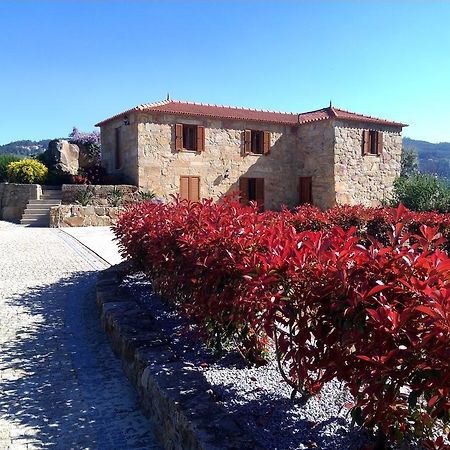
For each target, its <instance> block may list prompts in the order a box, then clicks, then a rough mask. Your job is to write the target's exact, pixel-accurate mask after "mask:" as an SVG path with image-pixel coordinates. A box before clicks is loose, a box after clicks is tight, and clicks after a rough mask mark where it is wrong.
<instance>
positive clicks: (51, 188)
mask: <svg viewBox="0 0 450 450" xmlns="http://www.w3.org/2000/svg"><path fill="white" fill-rule="evenodd" d="M61 189H62V188H61V186H52V185H46V184H44V185H43V186H42V190H43V191H60V192H61Z"/></svg>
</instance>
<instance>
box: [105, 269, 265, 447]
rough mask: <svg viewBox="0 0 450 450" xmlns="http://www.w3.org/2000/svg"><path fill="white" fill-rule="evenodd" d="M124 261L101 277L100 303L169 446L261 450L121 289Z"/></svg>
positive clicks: (118, 348)
mask: <svg viewBox="0 0 450 450" xmlns="http://www.w3.org/2000/svg"><path fill="white" fill-rule="evenodd" d="M126 272H127V266H126V263H122V264H119V265H118V266H113V267H111V268H109V269H107V270H105V271H103V272H101V273H100V274H99V275H98V279H97V307H98V309H99V312H100V317H101V322H102V325H103V328H104V329H105V332H106V334H107V336H108V338H109V340H110V343H111V346H112V348H113V351H114V353H115V354H116V355H117V356H118V357H119V358H120V359H121V361H122V367H123V369H124V372H125V374H126V375H127V377H128V378H129V380H130V382H131V383H132V384H133V385H134V387H135V388H136V390H137V392H138V395H139V399H140V402H141V405H142V407H143V409H144V412H145V413H146V414H147V415H148V416H149V417H150V419H151V421H152V423H153V426H154V431H155V435H156V437H157V438H158V440H159V441H160V443H161V444H162V447H163V448H164V449H167V450H169V449H170V450H219V449H221V450H238V449H239V450H247V449H248V450H250V449H252V450H263V449H262V448H261V446H259V445H258V444H257V443H256V442H255V441H254V440H253V438H252V437H250V436H249V435H248V434H247V433H246V432H245V431H244V430H243V429H242V428H241V427H240V425H239V424H238V423H237V422H236V421H235V420H234V419H233V418H231V417H230V416H229V415H228V414H227V413H226V411H225V410H224V409H223V408H222V407H221V406H220V405H219V404H217V403H216V402H215V401H214V400H213V398H212V397H211V395H209V394H208V392H209V391H210V386H209V384H208V383H207V381H206V379H205V377H204V376H203V374H202V373H201V372H200V371H198V370H196V369H195V368H194V367H192V366H191V365H187V364H185V363H184V362H183V361H182V360H181V359H180V358H179V357H178V356H177V355H176V354H175V352H174V351H173V350H172V349H171V347H170V343H169V341H168V339H167V338H166V337H165V336H164V334H163V333H162V331H161V329H160V328H159V327H158V325H157V323H156V320H155V319H154V317H153V316H151V315H150V313H149V312H148V311H147V310H143V309H142V308H141V307H140V306H139V305H138V303H137V302H136V301H135V300H134V299H133V298H132V297H131V296H129V295H126V293H124V292H123V291H122V290H121V287H120V282H121V280H122V279H123V277H124V275H125V274H126Z"/></svg>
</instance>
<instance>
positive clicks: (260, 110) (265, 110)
mask: <svg viewBox="0 0 450 450" xmlns="http://www.w3.org/2000/svg"><path fill="white" fill-rule="evenodd" d="M170 102H172V103H178V104H185V105H196V106H212V107H216V108H228V109H236V110H238V111H242V110H244V111H255V112H268V113H275V114H290V115H293V116H297V115H298V113H296V112H292V111H290V112H287V111H274V110H270V109H257V108H248V107H244V106H229V105H218V104H212V103H201V102H200V103H198V102H188V101H185V100H172V99H171V100H169V102H168V103H170ZM164 104H167V103H166V102H164ZM155 106H160V105H155Z"/></svg>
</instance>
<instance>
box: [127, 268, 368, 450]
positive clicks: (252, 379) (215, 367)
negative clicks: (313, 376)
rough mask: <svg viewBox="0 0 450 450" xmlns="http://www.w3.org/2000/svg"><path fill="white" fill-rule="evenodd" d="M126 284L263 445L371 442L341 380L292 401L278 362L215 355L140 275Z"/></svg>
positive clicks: (290, 448)
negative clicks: (355, 422) (354, 419)
mask: <svg viewBox="0 0 450 450" xmlns="http://www.w3.org/2000/svg"><path fill="white" fill-rule="evenodd" d="M125 286H126V287H127V288H128V289H129V294H130V295H132V296H133V298H134V299H136V300H137V301H138V303H139V304H140V305H141V306H142V307H145V308H146V309H147V310H148V311H149V312H150V313H151V314H152V315H153V316H154V317H155V318H156V319H157V320H158V324H159V325H160V327H161V328H162V330H163V331H164V332H165V333H166V335H168V336H169V337H170V339H171V347H172V348H173V350H174V351H175V352H176V354H177V356H178V357H180V358H181V359H182V360H183V361H184V362H185V363H187V364H190V365H192V366H194V367H197V368H198V370H200V371H202V372H203V374H204V376H205V377H206V379H207V381H208V382H209V384H210V385H211V390H210V395H211V396H212V397H213V398H214V399H215V400H216V401H217V402H218V403H219V404H221V405H223V407H224V408H225V409H226V410H227V411H228V412H229V413H230V414H231V415H232V416H233V417H234V418H235V419H237V421H238V422H239V423H241V425H242V426H243V428H245V429H246V430H247V431H248V432H249V433H250V434H252V435H253V436H254V438H255V439H256V440H257V442H258V443H260V444H261V445H262V446H264V447H265V448H267V449H270V450H294V449H308V448H320V449H330V450H334V449H336V450H337V449H359V448H361V447H362V446H363V445H364V444H366V443H369V442H370V440H371V437H370V435H369V434H368V433H367V432H366V431H365V430H363V429H360V428H359V427H354V428H352V427H351V426H350V425H351V418H350V416H349V414H348V408H346V406H345V405H346V403H348V402H350V401H351V396H350V394H349V392H348V391H347V389H346V388H345V387H344V386H343V384H342V383H339V382H338V381H331V382H329V383H327V384H325V386H324V387H323V389H322V391H321V392H320V394H319V395H317V396H315V397H312V398H310V399H308V400H307V401H306V402H305V401H302V400H301V399H297V400H294V401H292V400H291V399H290V395H291V388H290V387H289V386H287V385H286V383H285V382H284V381H283V380H282V378H281V376H280V374H279V372H278V369H277V367H276V363H275V362H270V363H269V364H268V365H266V366H263V367H249V366H248V365H247V364H246V362H245V361H244V360H243V359H242V358H241V357H240V355H239V354H238V353H236V352H230V353H228V354H226V355H225V356H223V357H221V358H218V357H216V356H214V355H213V353H212V352H211V351H210V350H209V349H207V348H206V347H205V346H204V345H202V344H200V343H199V342H198V341H197V340H196V339H195V330H192V328H191V329H189V327H188V326H187V324H186V322H185V321H184V320H183V319H182V318H181V317H180V316H179V315H178V314H177V313H176V312H175V311H172V310H170V308H169V307H168V306H167V305H165V304H164V303H163V302H162V301H161V300H160V298H159V296H158V295H156V294H154V293H152V291H151V284H150V283H149V282H148V281H146V280H145V278H144V277H143V276H142V275H133V276H130V277H128V278H127V279H126V280H125Z"/></svg>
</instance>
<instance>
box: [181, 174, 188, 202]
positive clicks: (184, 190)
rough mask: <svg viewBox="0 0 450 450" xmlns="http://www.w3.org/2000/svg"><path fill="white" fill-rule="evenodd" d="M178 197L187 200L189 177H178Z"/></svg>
mask: <svg viewBox="0 0 450 450" xmlns="http://www.w3.org/2000/svg"><path fill="white" fill-rule="evenodd" d="M180 197H181V199H182V200H189V177H180Z"/></svg>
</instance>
